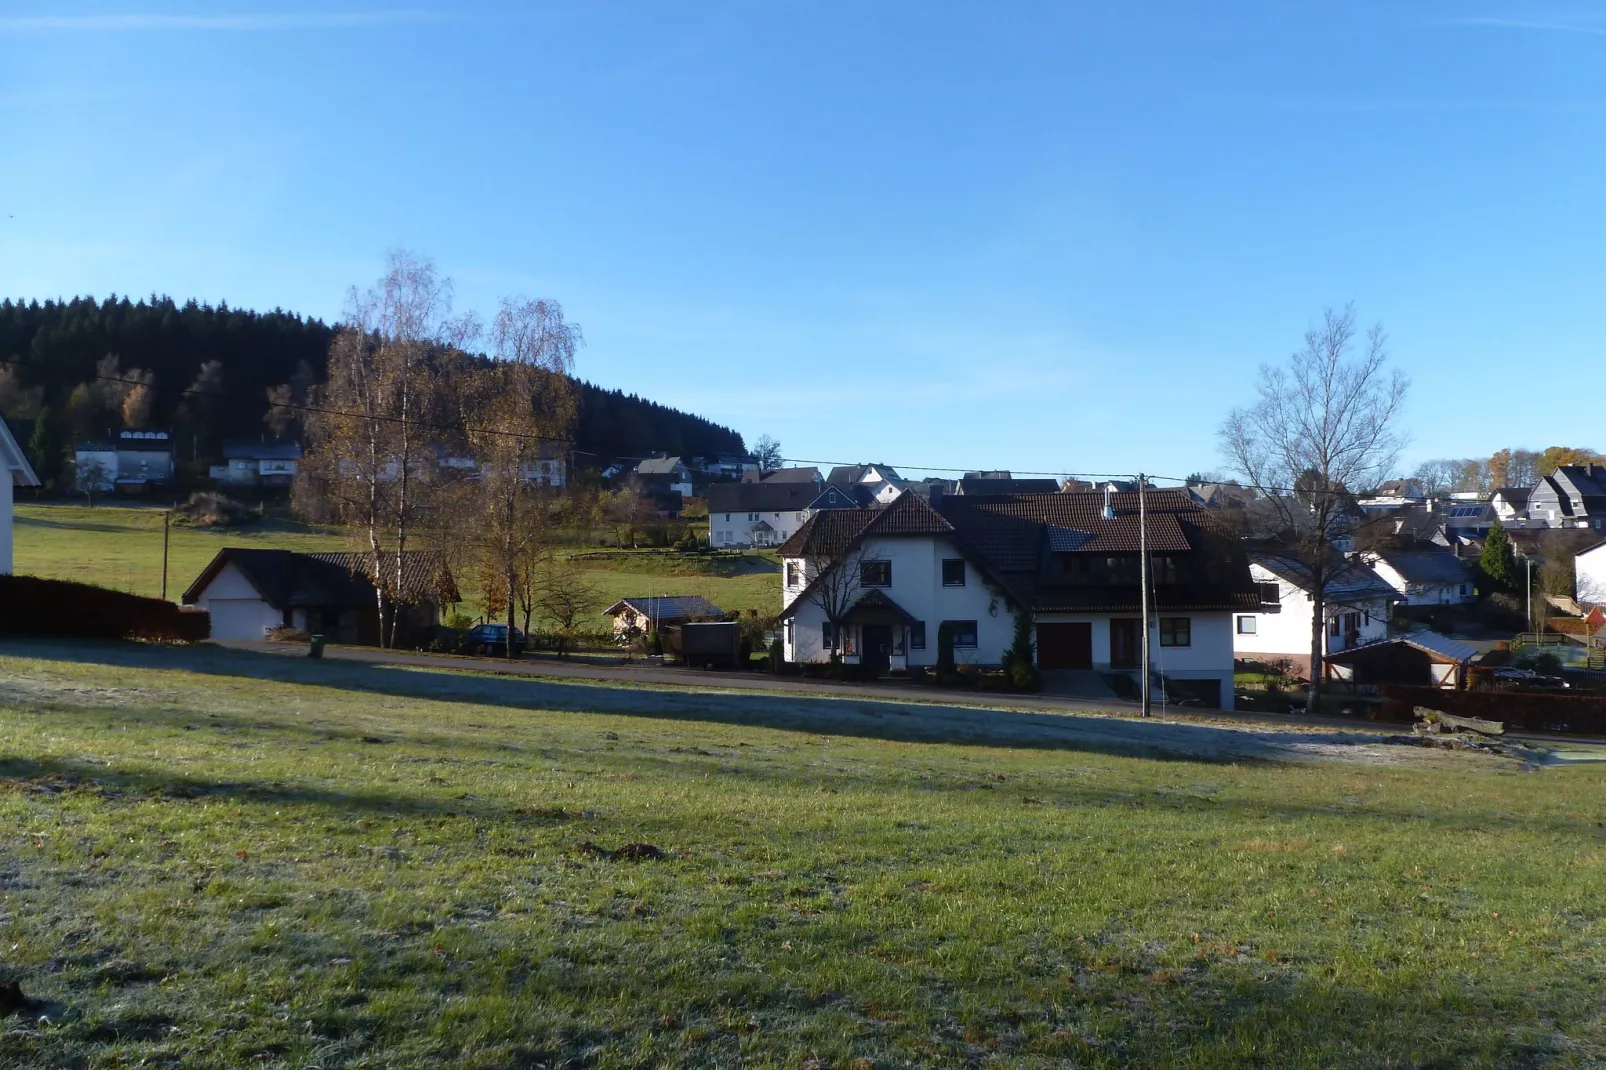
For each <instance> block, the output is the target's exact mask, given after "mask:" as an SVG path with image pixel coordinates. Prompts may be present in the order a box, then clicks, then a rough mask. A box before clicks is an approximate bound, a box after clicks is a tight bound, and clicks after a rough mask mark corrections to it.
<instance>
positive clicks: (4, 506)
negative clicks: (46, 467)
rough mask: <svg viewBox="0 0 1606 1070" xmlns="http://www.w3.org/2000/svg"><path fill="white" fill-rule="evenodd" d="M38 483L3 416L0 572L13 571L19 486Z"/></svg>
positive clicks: (0, 437)
mask: <svg viewBox="0 0 1606 1070" xmlns="http://www.w3.org/2000/svg"><path fill="white" fill-rule="evenodd" d="M37 486H39V477H38V476H37V475H35V474H34V470H33V466H32V465H30V464H29V463H28V456H27V454H25V453H23V452H22V447H21V446H20V445H18V444H17V439H16V436H14V435H13V434H12V433H11V429H10V428H9V427H7V426H6V422H5V421H4V420H0V576H9V575H11V567H12V530H11V529H12V525H13V524H15V523H16V519H15V516H14V515H13V511H14V504H15V497H16V488H17V487H37Z"/></svg>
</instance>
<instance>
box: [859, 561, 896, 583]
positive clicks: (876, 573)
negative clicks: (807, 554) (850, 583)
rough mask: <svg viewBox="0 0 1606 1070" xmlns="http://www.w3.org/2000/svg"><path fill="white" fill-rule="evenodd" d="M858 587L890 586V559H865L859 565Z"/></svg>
mask: <svg viewBox="0 0 1606 1070" xmlns="http://www.w3.org/2000/svg"><path fill="white" fill-rule="evenodd" d="M859 586H860V587H891V586H892V562H891V561H865V562H862V563H861V564H860V565H859Z"/></svg>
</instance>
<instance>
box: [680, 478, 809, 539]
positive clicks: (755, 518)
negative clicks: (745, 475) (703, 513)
mask: <svg viewBox="0 0 1606 1070" xmlns="http://www.w3.org/2000/svg"><path fill="white" fill-rule="evenodd" d="M820 494H821V492H820V489H819V486H818V485H817V484H815V483H813V482H811V481H803V482H791V481H781V480H776V481H766V482H763V483H711V484H709V486H708V545H709V546H712V547H714V548H715V549H716V550H717V549H734V548H738V547H751V546H779V545H780V544H781V543H783V542H785V541H786V540H787V539H789V538H791V537H792V534H793V533H794V532H796V531H797V530H798V529H799V528H800V527H802V526H803V523H804V521H805V520H806V519H807V510H808V509H809V507H810V506H811V505H813V503H814V502H815V501H816V499H818V498H819V497H820Z"/></svg>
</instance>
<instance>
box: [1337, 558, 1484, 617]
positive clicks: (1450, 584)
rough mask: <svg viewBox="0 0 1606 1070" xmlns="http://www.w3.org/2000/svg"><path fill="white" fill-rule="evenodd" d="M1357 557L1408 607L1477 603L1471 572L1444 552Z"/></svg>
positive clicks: (1464, 563) (1462, 562)
mask: <svg viewBox="0 0 1606 1070" xmlns="http://www.w3.org/2000/svg"><path fill="white" fill-rule="evenodd" d="M1361 557H1362V560H1363V561H1364V562H1365V563H1366V564H1367V565H1369V566H1370V567H1371V569H1372V571H1373V572H1375V573H1377V576H1378V579H1380V580H1382V581H1383V582H1384V583H1386V584H1388V585H1389V586H1390V587H1392V588H1394V591H1395V593H1396V594H1398V595H1399V596H1400V599H1399V600H1400V601H1401V602H1404V603H1405V604H1406V605H1408V606H1455V605H1462V604H1464V603H1467V602H1476V601H1477V600H1478V592H1477V590H1476V588H1475V585H1474V582H1473V579H1472V571H1471V570H1470V569H1468V568H1467V565H1466V562H1464V561H1462V560H1461V559H1460V558H1459V557H1457V556H1455V554H1452V553H1449V552H1448V551H1435V550H1426V551H1423V550H1411V551H1394V550H1386V551H1383V552H1381V553H1378V552H1371V551H1369V552H1367V553H1365V554H1362V555H1361Z"/></svg>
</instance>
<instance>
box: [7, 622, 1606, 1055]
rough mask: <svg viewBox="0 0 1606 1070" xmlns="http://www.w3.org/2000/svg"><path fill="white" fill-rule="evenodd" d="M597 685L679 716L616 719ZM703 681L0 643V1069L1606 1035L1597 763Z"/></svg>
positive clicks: (1491, 1041)
mask: <svg viewBox="0 0 1606 1070" xmlns="http://www.w3.org/2000/svg"><path fill="white" fill-rule="evenodd" d="M613 696H624V697H632V696H633V697H634V698H635V699H638V700H642V701H644V702H645V703H646V704H644V705H643V706H642V707H641V708H642V709H644V710H652V709H653V708H654V707H653V706H652V705H651V700H654V699H655V698H661V699H663V700H664V708H663V712H662V714H661V715H657V716H623V715H618V714H602V713H597V712H593V710H594V709H595V708H598V707H608V706H610V705H612V706H614V708H617V706H616V701H617V700H616V699H614V698H613ZM591 697H594V698H595V699H596V700H597V701H596V702H595V705H594V706H593V705H591V704H590V702H589V698H591ZM696 705H697V699H696V696H690V697H687V696H684V695H682V696H680V697H679V698H678V699H676V700H674V701H670V698H669V696H667V695H658V696H653V695H652V694H650V693H647V692H641V691H634V692H629V693H628V695H627V694H626V693H625V692H621V691H619V690H617V689H608V688H577V687H574V686H572V685H571V686H566V687H559V686H557V685H549V684H542V683H540V682H524V681H505V680H491V679H489V678H484V677H474V676H468V675H458V674H447V673H435V672H418V671H405V670H396V669H390V670H385V669H378V668H373V667H362V666H355V665H343V664H338V663H311V662H306V661H303V660H292V659H287V658H271V657H262V656H251V655H245V654H238V653H231V652H227V651H222V650H213V649H202V650H196V651H172V650H164V649H158V648H144V649H141V648H132V647H126V646H121V647H120V646H112V645H106V646H100V645H89V644H85V645H82V646H72V647H51V646H48V645H46V644H44V643H17V642H12V643H8V644H4V645H0V740H3V741H4V742H3V744H0V778H4V779H3V780H0V829H4V830H6V831H5V833H4V835H3V836H0V948H3V949H6V950H5V951H4V952H3V955H4V960H5V966H4V971H5V972H6V973H7V974H9V975H11V976H13V977H16V978H19V979H20V980H21V982H22V985H23V988H24V991H25V992H27V993H29V994H30V995H33V996H37V997H42V998H44V999H47V1000H49V1001H51V1007H50V1008H49V1010H48V1012H47V1016H49V1017H53V1018H55V1019H57V1022H56V1024H39V1023H35V1022H33V1021H31V1020H29V1018H25V1017H14V1018H12V1019H10V1020H5V1021H0V1066H5V1067H33V1066H45V1065H78V1066H113V1065H132V1064H135V1063H141V1062H142V1061H143V1062H144V1063H145V1064H147V1065H184V1066H235V1065H262V1066H272V1067H281V1066H282V1067H292V1066H294V1067H303V1066H318V1067H323V1068H330V1067H337V1066H338V1067H423V1066H437V1065H451V1066H462V1067H527V1066H538V1065H551V1066H557V1065H582V1064H583V1065H592V1066H607V1067H611V1066H645V1065H734V1064H737V1063H745V1064H747V1065H755V1066H772V1065H773V1066H826V1065H843V1066H846V1065H850V1064H851V1065H854V1066H860V1067H863V1066H870V1065H877V1066H887V1065H932V1064H943V1063H950V1064H962V1065H981V1064H986V1063H989V1062H998V1063H1007V1064H1009V1065H1021V1066H1064V1065H1080V1066H1102V1067H1117V1066H1134V1065H1140V1066H1179V1067H1180V1066H1188V1067H1238V1066H1257V1065H1258V1066H1277V1067H1283V1066H1343V1067H1365V1066H1377V1067H1382V1066H1442V1067H1451V1066H1455V1067H1462V1066H1515V1065H1539V1064H1541V1063H1543V1064H1546V1065H1553V1066H1586V1065H1598V1062H1599V1060H1601V1059H1602V1058H1603V1057H1606V1017H1603V1016H1602V1015H1601V1012H1600V1009H1599V1008H1600V1005H1601V999H1600V992H1599V987H1600V983H1601V972H1600V962H1601V954H1602V950H1603V947H1602V940H1601V935H1602V930H1601V910H1602V903H1603V902H1606V898H1603V894H1606V886H1603V885H1606V881H1603V878H1602V836H1603V833H1602V831H1601V821H1602V818H1603V815H1606V803H1603V802H1602V790H1601V789H1602V779H1603V776H1602V773H1601V772H1600V771H1598V770H1595V769H1588V768H1572V769H1561V770H1550V771H1546V772H1543V773H1533V772H1522V771H1518V770H1515V769H1511V768H1507V767H1504V766H1502V765H1500V764H1499V763H1497V762H1494V761H1492V760H1489V759H1485V758H1474V757H1471V756H1466V755H1449V754H1440V753H1437V752H1435V754H1434V755H1429V754H1428V753H1426V752H1417V751H1406V750H1403V749H1401V750H1400V751H1399V754H1400V756H1401V761H1400V762H1399V763H1398V764H1393V765H1362V764H1348V763H1325V764H1309V765H1299V764H1279V765H1272V764H1260V765H1238V764H1208V763H1199V762H1184V761H1160V760H1152V759H1141V758H1130V757H1119V756H1113V755H1106V754H1101V753H1094V752H1088V751H1081V752H1077V751H1068V750H1056V749H1047V748H1045V749H1036V750H1018V749H1003V748H999V747H987V746H975V745H971V746H959V745H940V744H928V743H918V742H910V741H909V739H908V738H902V737H900V736H899V734H898V732H897V730H896V729H893V728H889V727H886V726H885V725H884V724H883V723H882V722H880V721H876V720H874V719H873V718H869V717H867V718H865V721H866V725H865V727H864V728H863V729H862V730H861V731H859V732H857V733H855V734H853V735H834V736H825V735H819V734H816V733H813V732H799V731H795V730H782V729H778V728H772V727H766V726H765V725H763V724H760V723H752V724H742V723H731V721H732V718H731V717H730V716H728V715H726V716H724V717H723V719H722V720H721V721H714V720H708V719H702V718H700V717H699V716H698V715H697V714H696V712H695V711H696ZM729 705H730V702H729V700H727V701H726V706H727V708H728V707H729ZM757 706H758V703H757V701H756V700H755V710H756V708H757ZM844 708H848V709H852V707H851V704H844ZM1000 716H1006V715H1000ZM753 717H754V719H755V720H758V719H761V717H762V715H761V714H759V713H757V712H755V713H754V715H753ZM587 842H589V843H594V844H597V845H600V846H601V847H602V848H604V849H607V850H615V849H617V848H619V847H621V846H623V845H625V844H629V843H650V844H653V845H655V846H657V847H659V848H662V849H663V850H664V851H665V852H667V855H668V857H667V858H666V859H664V860H661V861H644V862H636V863H632V862H627V861H622V860H611V859H610V858H608V857H605V856H602V857H599V856H597V855H595V854H592V853H588V852H587V851H585V850H583V849H581V848H580V847H579V846H578V845H580V844H583V843H587ZM35 1013H37V1012H35Z"/></svg>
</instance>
